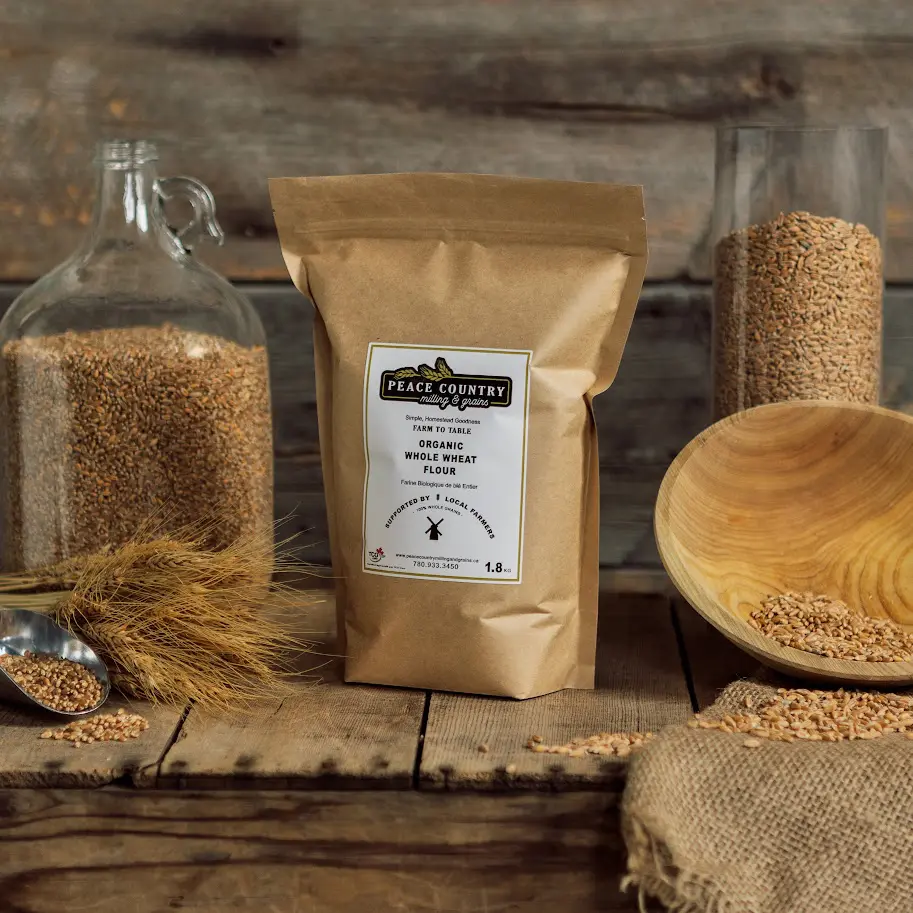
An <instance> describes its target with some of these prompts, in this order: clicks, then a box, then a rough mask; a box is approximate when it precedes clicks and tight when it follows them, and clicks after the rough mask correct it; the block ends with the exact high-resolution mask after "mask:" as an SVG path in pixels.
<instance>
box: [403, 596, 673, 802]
mask: <svg viewBox="0 0 913 913" xmlns="http://www.w3.org/2000/svg"><path fill="white" fill-rule="evenodd" d="M596 689H597V690H595V691H561V692H558V693H556V694H550V695H547V696H545V697H541V698H535V699H533V700H529V701H522V702H516V701H507V700H500V699H497V698H485V697H471V696H466V695H456V694H439V693H434V694H433V695H432V697H431V705H430V709H429V714H428V725H427V727H426V730H425V740H424V747H423V752H422V763H421V771H420V775H421V780H420V782H421V784H422V785H423V786H427V787H443V788H449V789H459V788H466V787H471V788H483V789H484V788H511V787H514V788H517V787H521V788H523V787H525V788H530V787H540V788H541V787H545V788H550V789H554V788H569V787H570V788H573V787H581V786H584V787H586V788H593V787H594V786H601V787H602V788H606V789H617V788H620V785H621V779H622V777H623V776H624V769H625V763H626V762H624V761H623V760H621V759H618V758H606V757H601V758H593V757H590V758H579V759H578V758H568V757H565V756H561V755H550V754H536V753H533V752H531V751H528V750H527V749H526V743H527V740H528V739H529V738H530V736H533V735H540V736H542V738H543V739H544V741H545V742H546V743H548V744H558V745H562V744H564V743H565V742H567V741H569V740H570V739H572V738H576V737H578V736H584V737H586V736H590V735H594V734H596V733H599V732H630V731H654V730H656V729H658V728H660V727H661V726H665V725H667V724H670V723H676V722H681V721H684V720H686V719H688V717H689V715H690V713H691V702H690V699H689V695H688V687H687V683H686V680H685V675H684V672H683V669H682V664H681V659H680V656H679V651H678V645H677V642H676V638H675V633H674V630H673V626H672V617H671V612H670V605H669V601H668V600H667V599H665V598H663V597H657V596H620V595H619V596H610V595H605V596H604V597H603V600H602V604H601V606H600V617H599V646H598V651H597V660H596ZM481 745H484V746H486V747H487V749H488V750H487V751H486V752H480V751H479V746H481Z"/></svg>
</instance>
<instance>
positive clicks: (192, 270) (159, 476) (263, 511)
mask: <svg viewBox="0 0 913 913" xmlns="http://www.w3.org/2000/svg"><path fill="white" fill-rule="evenodd" d="M156 159H157V155H156V149H155V147H154V146H153V145H152V144H151V143H148V142H141V141H129V142H128V141H115V142H105V143H101V144H100V145H99V146H98V151H97V156H96V160H95V167H96V171H97V177H98V190H97V196H96V201H95V211H94V214H93V217H92V223H91V228H90V230H89V232H88V235H87V237H86V239H85V241H84V243H83V244H82V246H81V247H80V248H79V249H78V250H77V251H76V252H75V253H74V254H73V255H72V256H71V257H70V258H69V259H68V260H66V261H65V262H64V263H62V264H61V265H60V266H58V267H57V268H56V269H54V270H52V271H51V272H50V273H48V274H47V275H45V276H44V277H43V278H41V279H40V280H38V282H36V283H35V284H34V285H32V286H31V287H30V288H28V289H26V291H24V292H23V293H22V294H21V295H20V296H19V297H18V298H17V299H16V301H14V302H13V304H12V306H11V307H10V309H9V310H8V311H7V313H6V315H5V317H4V318H3V320H2V321H0V473H2V476H0V483H2V489H0V497H2V501H0V509H2V516H3V547H2V556H3V565H4V569H5V570H7V571H23V570H31V569H35V568H38V567H42V566H46V565H49V564H54V563H57V562H60V561H63V560H65V559H69V558H72V557H76V556H80V555H85V554H89V553H92V552H95V551H97V550H98V549H100V548H103V547H105V546H109V545H111V546H118V545H121V544H123V543H124V542H126V541H127V540H129V539H130V538H132V537H133V536H135V535H136V534H137V532H138V531H139V530H140V528H141V527H143V526H144V525H145V524H147V523H148V522H150V521H151V522H153V523H154V524H155V527H156V529H161V530H163V531H173V530H175V529H177V528H180V527H183V526H186V525H188V524H191V523H200V522H205V523H207V524H211V529H212V533H211V545H212V546H213V547H222V546H225V545H227V544H229V543H230V542H232V541H234V540H235V539H236V538H237V537H238V536H240V535H242V534H251V533H252V534H261V533H262V534H264V535H269V534H271V529H272V522H273V505H272V499H273V448H272V421H271V409H270V392H269V372H268V366H267V353H266V347H265V337H264V331H263V326H262V324H261V323H260V320H259V318H258V316H257V314H256V312H255V311H254V309H253V306H252V305H251V304H250V302H249V301H248V300H247V299H246V298H245V297H244V296H242V295H241V294H239V293H238V292H237V291H236V290H235V289H234V288H233V287H232V286H231V285H230V284H229V283H228V282H227V281H226V280H224V279H223V278H221V277H220V276H219V275H217V274H216V273H215V272H213V271H212V270H210V269H209V268H207V267H206V266H203V265H202V264H200V263H198V262H197V261H196V260H195V259H194V258H193V257H192V256H191V253H190V249H191V248H192V247H193V245H194V244H196V243H197V242H198V241H199V240H201V239H206V238H208V239H210V240H213V241H216V242H218V243H221V241H222V240H223V235H222V231H221V229H220V227H219V225H218V223H217V221H216V218H215V204H214V202H213V198H212V194H211V193H210V192H209V190H208V188H206V187H205V186H204V185H203V184H201V183H199V182H198V181H196V180H193V179H191V178H165V179H161V178H158V177H157V175H156V168H155V162H156ZM180 197H183V198H186V199H188V200H189V201H190V203H191V204H192V206H193V210H194V216H193V219H192V221H191V222H190V223H189V224H188V225H187V226H186V227H185V228H183V229H182V230H181V231H179V232H177V233H175V232H173V231H172V230H171V229H170V228H169V227H168V225H167V223H166V221H165V216H164V211H163V204H164V202H165V201H167V200H169V199H172V198H180Z"/></svg>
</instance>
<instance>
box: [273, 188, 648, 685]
mask: <svg viewBox="0 0 913 913" xmlns="http://www.w3.org/2000/svg"><path fill="white" fill-rule="evenodd" d="M270 193H271V196H272V202H273V209H274V213H275V218H276V224H277V227H278V231H279V238H280V241H281V244H282V250H283V255H284V257H285V262H286V264H287V266H288V269H289V272H290V273H291V276H292V279H293V281H294V282H295V284H296V286H297V287H298V289H299V290H300V291H302V292H303V293H305V294H306V295H309V296H310V297H311V299H312V300H313V302H314V304H315V306H316V311H317V313H316V317H315V324H314V345H315V362H316V371H317V399H318V422H319V430H320V442H321V455H322V462H323V472H324V483H325V488H326V500H327V511H328V522H329V530H330V540H331V552H332V558H333V569H334V575H335V576H336V577H337V578H338V588H337V605H338V613H339V633H340V639H341V641H342V643H341V645H340V648H341V650H343V651H344V653H345V656H346V671H345V675H346V679H347V680H348V681H359V682H372V683H377V684H386V685H401V686H411V687H417V688H435V689H440V690H448V691H464V692H473V693H481V694H493V695H504V696H509V697H515V698H526V697H532V696H534V695H539V694H544V693H547V692H550V691H556V690H559V689H561V688H590V687H592V686H593V676H594V660H595V647H596V615H597V595H598V555H599V544H598V537H599V462H598V455H597V442H596V428H595V424H594V419H593V413H592V399H593V397H594V396H595V395H596V394H597V393H600V392H602V391H603V390H605V389H606V388H607V387H608V386H609V385H610V384H611V383H612V381H613V379H614V377H615V374H616V371H617V369H618V365H619V362H620V359H621V355H622V351H623V349H624V344H625V340H626V337H627V335H628V330H629V328H630V325H631V320H632V318H633V315H634V309H635V305H636V302H637V297H638V295H639V293H640V288H641V285H642V282H643V276H644V270H645V265H646V228H645V223H644V213H643V198H642V192H641V189H640V188H639V187H626V186H614V185H605V184H587V183H577V182H555V181H541V180H533V179H523V178H505V177H490V176H481V175H454V174H449V175H448V174H399V175H359V176H346V177H329V178H279V179H274V180H272V181H270Z"/></svg>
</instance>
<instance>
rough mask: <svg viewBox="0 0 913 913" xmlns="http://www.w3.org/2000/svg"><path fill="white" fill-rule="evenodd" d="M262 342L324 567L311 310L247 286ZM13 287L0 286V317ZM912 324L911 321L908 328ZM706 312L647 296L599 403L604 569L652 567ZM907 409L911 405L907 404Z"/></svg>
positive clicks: (282, 497)
mask: <svg viewBox="0 0 913 913" xmlns="http://www.w3.org/2000/svg"><path fill="white" fill-rule="evenodd" d="M247 291H248V292H249V294H250V297H251V298H252V300H253V301H254V303H255V305H256V306H257V310H258V311H259V313H260V315H261V317H262V319H263V322H264V324H265V327H266V331H267V336H268V345H269V351H270V369H271V383H272V393H273V407H274V411H275V418H276V420H275V426H276V433H275V447H276V514H277V516H278V517H280V518H288V522H287V523H285V524H284V525H283V527H282V531H283V532H285V533H288V534H292V533H295V532H302V533H303V535H302V538H301V540H300V544H303V545H307V550H306V552H305V554H304V557H305V558H306V559H307V560H311V561H314V562H315V563H321V564H326V563H328V562H329V548H328V543H327V532H326V516H325V511H324V501H323V480H322V474H321V471H320V454H319V448H318V441H317V412H316V401H315V397H314V362H313V348H312V342H311V322H312V316H313V311H312V308H311V305H310V303H309V302H308V301H307V299H305V298H304V297H303V296H302V295H300V294H299V293H298V292H297V291H296V290H295V289H294V287H293V286H292V285H291V284H290V283H285V284H282V285H278V286H252V287H248V289H247ZM15 293H16V288H14V287H10V286H6V287H4V286H0V312H2V311H5V308H6V307H8V304H9V302H10V301H11V300H12V298H13V297H14V295H15ZM911 322H913V321H911ZM708 339H709V311H708V305H707V298H706V295H705V292H704V290H702V289H700V288H697V289H691V288H687V287H683V286H677V285H674V286H662V287H660V288H659V289H653V290H648V291H647V292H646V293H645V295H644V297H643V299H642V301H641V303H640V305H639V311H638V315H637V317H636V319H635V323H634V328H633V330H632V333H631V336H630V339H629V342H628V346H627V352H626V355H625V359H624V362H623V363H622V367H621V371H620V373H619V376H618V379H617V380H616V382H615V384H614V385H613V386H612V388H611V389H610V390H609V391H608V392H607V393H605V394H603V395H602V396H599V397H597V399H596V404H597V409H596V411H597V418H598V421H599V423H600V424H599V431H600V458H601V463H602V505H603V511H602V515H603V527H602V537H601V561H602V564H603V565H606V566H614V567H619V566H625V565H653V566H656V565H657V564H658V558H657V556H656V550H655V547H654V545H653V534H652V517H653V501H654V499H655V497H656V492H657V490H658V489H659V483H660V481H661V480H662V475H663V472H664V471H665V468H666V467H667V466H668V464H669V463H670V462H671V460H672V459H673V457H674V456H675V454H676V453H677V452H678V450H679V449H680V447H682V446H683V445H684V444H685V443H686V442H687V441H688V440H690V438H691V437H692V436H693V435H694V434H696V433H697V432H698V431H700V430H701V428H703V427H704V425H705V424H706V421H707V419H708V417H709V405H708V404H709V399H708V397H709V361H708V355H707V344H708V343H707V340H708ZM911 400H913V397H911Z"/></svg>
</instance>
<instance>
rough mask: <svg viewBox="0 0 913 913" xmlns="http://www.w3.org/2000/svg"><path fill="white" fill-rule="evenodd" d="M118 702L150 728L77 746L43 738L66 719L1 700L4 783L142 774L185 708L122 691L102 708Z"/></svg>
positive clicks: (97, 781) (63, 783) (112, 709)
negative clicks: (128, 736)
mask: <svg viewBox="0 0 913 913" xmlns="http://www.w3.org/2000/svg"><path fill="white" fill-rule="evenodd" d="M120 707H124V708H125V709H126V710H127V711H128V712H130V713H139V714H142V716H144V717H145V718H146V719H147V720H148V721H149V728H148V729H147V730H146V731H145V732H143V733H142V734H141V735H140V737H139V738H138V739H136V740H131V741H129V742H94V743H93V744H91V745H88V744H86V745H81V746H80V747H79V748H78V749H74V747H73V744H72V743H71V742H64V741H59V742H58V741H55V740H53V739H41V738H39V736H40V735H41V733H42V732H44V730H45V729H57V728H58V727H60V726H63V725H65V724H66V723H67V722H68V721H67V720H61V719H60V718H59V717H53V716H51V715H50V714H40V713H31V712H29V711H27V710H24V709H23V710H19V709H17V708H12V707H8V706H5V705H2V706H0V788H7V787H38V786H43V787H89V786H101V785H103V784H105V783H111V782H113V781H114V780H117V779H119V778H120V777H124V776H129V777H131V778H132V779H134V780H141V779H143V778H144V777H145V776H146V775H147V771H149V770H154V769H155V768H156V767H157V766H158V762H159V760H160V759H161V758H163V757H164V756H165V752H166V751H167V749H168V746H169V745H170V744H171V742H172V740H173V739H174V737H175V734H176V733H177V731H178V727H179V726H180V723H181V714H180V713H179V712H177V711H174V710H168V709H165V708H162V707H152V706H151V705H149V704H147V703H145V702H143V701H133V702H130V701H127V700H125V699H124V698H122V697H121V696H120V695H118V694H112V696H111V699H110V700H109V701H108V702H107V703H106V704H105V706H104V709H103V711H101V712H104V713H116V712H117V710H118V709H119V708H120ZM0 817H2V816H0ZM0 896H2V890H0Z"/></svg>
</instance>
